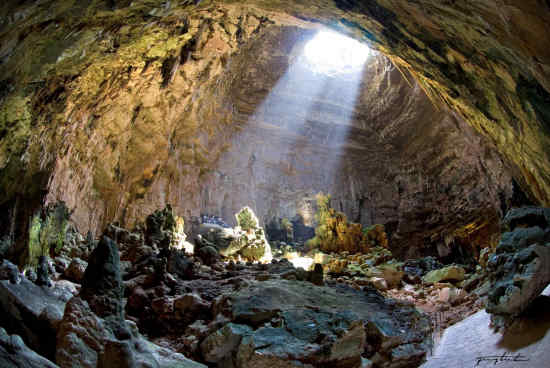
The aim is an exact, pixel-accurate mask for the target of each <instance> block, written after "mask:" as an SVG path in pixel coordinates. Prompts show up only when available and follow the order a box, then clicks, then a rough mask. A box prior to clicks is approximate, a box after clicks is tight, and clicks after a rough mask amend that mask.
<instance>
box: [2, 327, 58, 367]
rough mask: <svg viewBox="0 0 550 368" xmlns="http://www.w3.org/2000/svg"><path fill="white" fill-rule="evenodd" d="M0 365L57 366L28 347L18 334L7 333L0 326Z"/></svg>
mask: <svg viewBox="0 0 550 368" xmlns="http://www.w3.org/2000/svg"><path fill="white" fill-rule="evenodd" d="M0 367H6V368H8V367H9V368H59V367H58V366H57V365H55V364H54V363H52V362H51V361H49V360H48V359H46V358H44V357H42V356H40V355H38V354H37V353H36V352H34V351H33V350H31V349H29V348H28V347H27V346H26V345H25V343H24V342H23V339H21V337H20V336H18V335H11V336H10V335H8V334H7V332H6V330H4V328H2V327H0Z"/></svg>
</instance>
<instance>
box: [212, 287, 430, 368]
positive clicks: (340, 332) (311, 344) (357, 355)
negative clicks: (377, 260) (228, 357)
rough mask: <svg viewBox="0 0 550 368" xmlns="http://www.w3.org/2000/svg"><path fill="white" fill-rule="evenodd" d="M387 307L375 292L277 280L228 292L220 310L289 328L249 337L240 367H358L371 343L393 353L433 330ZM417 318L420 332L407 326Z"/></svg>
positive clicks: (244, 320)
mask: <svg viewBox="0 0 550 368" xmlns="http://www.w3.org/2000/svg"><path fill="white" fill-rule="evenodd" d="M387 303H388V302H387V301H386V300H385V299H384V298H383V297H382V296H381V295H380V294H377V293H376V291H372V290H369V291H367V292H366V293H365V292H358V291H355V290H353V289H351V288H347V287H339V288H337V289H332V288H326V287H318V286H314V285H312V284H310V283H304V282H300V281H292V280H276V279H274V280H267V281H263V282H254V283H251V284H249V285H248V286H246V287H242V288H240V289H239V290H237V291H236V292H233V293H230V294H227V295H226V296H224V298H223V300H222V301H220V302H219V305H218V306H217V308H218V309H222V310H224V309H225V310H227V313H228V314H227V315H229V316H230V318H231V320H233V321H238V323H245V324H247V325H250V326H253V327H256V326H263V325H264V324H265V323H268V322H270V321H274V320H277V319H282V320H283V321H284V323H283V325H284V328H277V327H260V328H259V329H257V330H255V331H254V333H253V334H251V335H249V336H246V337H245V338H243V340H242V342H241V345H240V346H239V348H238V351H237V356H236V365H237V367H241V366H242V367H253V366H254V365H253V364H256V366H260V365H262V364H264V365H265V364H280V365H281V366H284V367H287V366H288V367H294V366H300V365H299V364H312V365H314V366H339V367H355V366H357V365H358V364H359V362H360V360H361V354H362V352H363V351H364V349H365V348H366V346H367V345H370V344H372V345H373V349H378V350H379V351H382V352H385V353H388V354H389V353H390V351H391V349H393V348H395V347H397V346H400V345H401V344H407V343H412V344H417V346H418V347H421V346H423V345H422V344H423V341H424V339H425V338H426V335H425V334H427V331H428V330H429V326H428V323H427V320H424V319H423V317H421V316H419V315H416V314H417V313H418V312H416V311H414V309H413V308H410V307H404V308H401V309H400V311H399V312H397V310H394V308H392V307H390V306H389V304H387ZM396 312H397V313H396ZM411 318H413V319H415V321H417V322H416V323H418V325H416V327H415V328H414V330H411V329H409V327H405V326H406V325H407V323H409V322H410V320H411ZM364 326H368V327H367V328H364ZM403 331H404V332H403ZM365 334H366V335H365ZM415 354H416V353H415ZM384 359H385V360H384V362H386V363H388V361H387V358H384ZM411 359H413V360H415V361H416V359H417V358H413V357H412V356H411Z"/></svg>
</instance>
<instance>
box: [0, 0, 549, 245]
mask: <svg viewBox="0 0 550 368" xmlns="http://www.w3.org/2000/svg"><path fill="white" fill-rule="evenodd" d="M482 3H483V4H485V3H487V4H486V5H487V7H483V8H482V9H481V10H480V9H478V8H477V7H478V6H479V5H473V4H468V5H456V4H455V5H447V4H440V2H433V1H428V0H423V1H420V2H418V3H414V4H412V3H407V4H406V5H403V6H402V4H401V2H399V1H395V0H384V1H374V0H373V1H369V2H367V3H362V2H357V1H345V2H321V3H319V2H311V3H310V2H309V1H302V2H300V3H295V2H290V3H288V2H282V1H274V2H265V1H260V0H257V1H253V2H247V6H242V4H239V3H237V2H234V1H219V2H215V3H208V2H202V3H201V4H200V5H199V6H195V5H189V2H188V1H172V2H170V4H169V5H167V6H165V7H161V6H160V4H159V3H157V2H154V1H137V2H133V3H132V6H128V5H129V4H127V3H126V2H124V3H116V4H115V5H113V4H112V3H109V4H107V2H103V1H97V2H93V3H89V4H88V3H78V4H76V3H74V4H73V3H71V2H70V1H55V2H54V1H45V2H44V3H24V4H22V5H18V4H17V5H16V3H15V2H14V1H8V2H5V5H3V6H2V8H1V10H0V11H1V14H3V15H4V16H3V17H2V24H1V25H0V27H1V28H0V29H1V30H2V33H1V34H0V37H1V40H2V48H1V51H0V57H1V58H2V64H1V65H0V81H1V85H2V86H3V87H2V94H1V101H0V104H1V109H2V110H1V111H2V113H1V115H2V119H1V129H2V136H5V137H7V139H3V140H2V144H1V149H0V170H1V173H2V176H1V177H2V181H1V183H0V185H1V188H2V190H3V193H4V194H2V197H1V198H0V202H1V203H2V206H3V208H4V207H5V208H6V211H5V212H4V213H6V214H8V215H7V216H6V221H5V222H3V224H6V225H5V226H6V228H7V227H9V224H10V223H11V221H10V219H9V218H8V217H9V216H10V215H11V216H15V218H16V222H17V223H21V224H22V226H21V228H25V227H26V225H25V222H26V221H28V217H29V213H32V211H31V210H32V208H30V207H32V206H34V205H35V203H40V200H41V199H42V198H41V196H42V193H44V192H43V191H42V189H44V188H45V187H46V183H48V186H47V190H46V191H45V192H46V193H47V201H48V202H56V201H57V200H60V199H63V200H65V202H66V203H67V205H68V207H69V208H70V209H71V210H74V212H73V217H74V218H75V219H76V223H77V224H78V226H79V229H80V230H81V231H83V232H86V231H87V230H88V229H91V230H92V231H94V232H95V233H97V232H98V231H99V229H101V228H103V227H104V226H105V225H106V224H107V223H108V222H111V221H113V220H119V221H120V222H121V224H125V223H127V224H132V223H134V222H135V221H136V220H137V219H142V218H144V216H145V214H147V213H150V212H152V210H153V209H156V208H161V207H163V206H164V204H166V203H171V204H173V206H174V210H175V212H176V213H178V214H179V215H182V216H185V217H186V218H189V217H191V216H192V215H198V214H199V213H200V211H205V212H209V213H215V214H219V215H222V216H223V217H224V218H225V219H226V220H231V214H233V213H235V212H236V210H238V209H239V208H241V207H242V206H244V205H250V206H251V207H253V209H254V210H255V211H256V213H257V214H258V215H259V217H260V218H261V220H262V222H268V221H269V220H270V219H271V218H278V217H287V218H292V217H293V216H294V215H295V214H296V213H298V214H300V215H302V217H304V220H305V222H306V225H311V223H310V222H311V219H312V214H313V212H314V208H313V195H314V194H315V193H316V192H318V191H320V190H323V191H324V192H329V193H331V194H333V198H334V201H335V203H334V205H335V207H336V208H337V209H338V210H343V211H344V212H345V213H346V214H347V215H348V217H349V218H350V219H351V220H353V221H358V222H361V223H363V224H366V225H370V224H373V223H385V224H391V226H389V227H387V230H388V229H389V230H392V231H391V232H392V233H393V234H394V239H393V243H394V244H395V243H399V242H403V244H405V243H406V244H407V245H409V246H408V247H407V249H410V250H411V252H413V253H414V252H416V248H418V247H421V246H423V245H425V244H426V245H427V246H434V245H436V244H437V243H440V242H443V237H445V239H450V240H452V239H454V238H459V239H460V238H467V237H468V236H469V238H470V240H469V242H472V241H474V243H475V239H476V236H470V235H472V233H478V232H480V233H481V234H480V235H479V237H480V238H481V240H480V241H484V240H486V239H487V238H488V237H489V236H490V234H491V233H494V229H491V228H490V226H489V223H490V222H491V221H492V220H493V219H496V218H497V217H498V214H499V211H500V206H501V203H503V204H504V206H505V204H506V202H507V201H508V199H509V198H510V196H511V195H512V185H511V178H510V171H508V170H507V169H505V168H504V166H505V165H508V163H510V162H512V164H510V165H509V166H510V167H511V170H512V171H511V172H512V173H514V174H516V178H517V180H518V181H519V182H520V183H521V184H522V186H523V187H524V189H525V190H527V189H531V191H532V192H533V194H534V196H535V197H536V198H538V199H539V200H540V201H543V202H544V201H547V200H548V193H549V191H548V183H549V179H548V177H547V175H546V174H545V173H546V172H548V170H547V168H548V165H547V163H548V155H547V153H546V151H545V150H544V147H548V146H549V145H548V144H547V143H548V140H547V134H546V133H544V128H540V129H539V128H536V127H538V126H540V127H544V126H546V123H545V122H544V121H546V120H547V118H546V117H545V116H547V115H546V112H545V111H546V110H545V104H544V101H545V99H546V96H547V92H546V89H545V87H544V86H546V85H547V82H546V78H547V77H546V71H545V66H544V65H546V64H545V63H546V62H547V58H546V57H545V55H546V51H545V50H546V48H541V47H540V45H539V44H537V43H536V41H534V39H535V38H533V39H531V38H529V37H527V36H526V35H528V34H531V31H530V30H529V31H528V32H527V33H525V32H514V31H513V30H518V29H520V30H525V31H527V30H526V28H525V27H526V26H525V25H526V24H530V25H531V24H533V25H535V26H536V27H535V28H536V29H539V28H540V27H541V19H544V17H545V16H544V15H543V14H546V13H547V12H545V11H540V12H537V11H534V9H536V8H535V7H531V6H527V5H515V6H511V5H510V6H508V7H499V8H498V9H497V8H495V7H494V6H492V5H490V3H491V2H482ZM40 4H42V5H40ZM476 4H477V3H476ZM310 5H311V6H310ZM545 6H546V5H540V7H545ZM46 8H47V9H48V10H47V11H46V10H44V9H46ZM420 9H428V10H420ZM502 11H505V15H503V16H501V12H502ZM470 12H473V13H475V14H480V19H479V20H473V18H472V17H471V16H470V15H469V14H470ZM512 15H513V16H512ZM293 16H297V17H296V18H295V17H293ZM493 18H494V19H493ZM304 19H312V20H319V21H320V22H321V23H326V24H335V23H333V21H334V20H338V22H336V24H339V27H340V28H341V30H342V31H344V32H346V31H347V32H349V33H351V34H353V35H355V37H357V38H361V39H363V40H367V41H369V42H370V43H371V44H372V45H373V46H376V47H378V48H379V49H380V50H381V51H383V52H385V53H387V54H388V55H389V56H391V58H392V60H393V61H394V62H395V63H397V64H399V65H401V66H400V68H401V69H402V71H403V73H404V74H403V75H405V76H406V78H407V79H408V80H409V82H410V83H411V86H409V84H407V82H406V80H405V79H404V78H403V77H402V75H401V73H400V72H399V70H397V69H396V68H394V67H393V66H392V65H391V64H389V63H388V61H387V60H384V59H383V58H372V59H371V60H370V61H369V63H368V64H369V65H368V68H366V69H365V71H364V73H363V75H362V76H361V78H360V79H362V82H361V84H360V85H359V90H358V92H357V96H356V102H357V103H356V105H355V107H353V106H351V107H350V94H349V92H342V91H349V88H348V87H349V84H350V83H351V82H350V80H345V78H344V79H339V78H337V77H335V76H322V77H319V76H318V75H317V76H316V75H315V74H313V73H312V71H311V70H310V69H308V66H307V65H302V64H300V63H297V64H295V63H294V61H296V60H297V57H296V56H297V55H299V53H300V50H301V47H302V46H303V45H304V42H305V41H306V40H307V39H308V38H310V37H312V35H313V31H312V30H311V27H313V26H315V23H308V22H307V21H305V20H304ZM501 19H509V20H508V21H504V20H503V21H501ZM340 20H342V22H340ZM537 27H538V28H537ZM508 29H509V30H510V31H509V32H508V31H505V30H508ZM463 30H464V31H463ZM470 30H471V31H470ZM474 30H475V31H474ZM515 35H523V36H521V37H520V38H521V40H522V41H521V42H519V41H518V39H517V36H515ZM447 38H451V39H453V42H452V44H451V43H447V42H446V39H447ZM525 43H527V45H529V46H528V47H527V46H526V47H525V48H524V45H525ZM473 45H478V46H476V48H474V47H473ZM472 55H474V56H472ZM534 57H536V60H538V62H535V61H533V60H535V59H534ZM518 65H519V66H521V68H519V69H517V68H516V67H517V66H518ZM293 68H294V69H293ZM296 68H297V69H296ZM519 70H521V72H520V71H519ZM293 72H296V73H297V74H298V75H300V77H299V78H297V79H296V80H289V78H288V73H293ZM409 73H412V74H413V75H414V77H415V78H416V79H417V80H418V81H419V83H420V84H416V83H415V82H414V81H412V78H411V75H410V74H409ZM285 75H286V76H285ZM311 82H314V83H315V84H316V85H319V84H323V83H325V84H326V86H327V87H326V88H325V91H320V92H319V93H318V94H314V93H313V90H312V88H309V87H308V86H312V85H313V84H312V83H311ZM285 86H286V87H289V88H290V87H292V90H291V91H290V90H289V89H287V88H284V87H285ZM423 90H425V91H428V93H429V94H430V95H431V96H432V99H434V100H437V97H433V95H436V94H438V93H439V94H440V95H441V96H442V100H443V101H445V103H440V107H439V108H435V107H434V106H433V105H432V104H431V102H430V101H429V99H428V98H427V97H426V95H425V93H424V92H423ZM270 91H271V93H270ZM495 91H499V95H497V93H496V92H495ZM309 96H311V97H309ZM268 97H269V98H276V99H277V101H278V103H280V107H278V108H277V109H276V111H275V110H270V109H266V108H265V107H262V106H261V104H262V102H263V101H264V100H265V98H268ZM476 104H477V105H476ZM443 105H449V106H451V107H453V108H455V109H456V110H457V111H458V112H459V113H460V114H463V115H465V116H466V117H467V121H468V122H469V123H470V124H471V125H473V126H474V127H475V128H476V129H477V130H479V131H481V132H482V133H484V134H485V135H487V136H488V137H489V141H490V142H487V141H486V140H484V139H481V138H480V137H479V136H478V135H477V134H475V133H474V130H473V129H472V128H470V127H469V126H468V124H467V123H466V122H465V121H464V120H463V119H462V118H460V117H458V116H457V115H455V114H452V113H450V112H449V111H448V110H447V107H445V106H443ZM299 106H302V107H303V106H309V107H310V108H309V109H306V110H308V111H309V110H310V111H309V112H308V111H301V110H300V111H299V109H297V108H296V107H299ZM396 106H398V107H396ZM342 116H348V117H350V118H351V120H350V122H349V123H347V124H346V123H345V122H344V121H342V120H343V119H342ZM545 119H546V120H545ZM296 121H303V126H301V127H298V126H296V124H295V123H293V122H296ZM529 121H533V122H538V124H539V125H537V123H533V124H529V123H528V122H529ZM158 122H162V124H159V123H158ZM514 124H515V125H514ZM512 125H514V126H512ZM541 131H542V133H541V134H539V133H540V132H541ZM518 142H526V144H519V143H518ZM493 143H495V144H496V146H497V147H498V148H499V149H500V151H502V152H503V153H504V154H505V156H506V158H507V160H505V162H503V161H501V160H500V159H499V158H497V155H496V153H495V151H494V150H493V149H492V148H491V147H492V144H493ZM237 147H238V149H236V148H237ZM526 147H529V148H526ZM535 157H536V160H535V159H534V158H535ZM22 181H23V182H26V183H29V185H19V184H18V183H20V182H22ZM17 198H25V199H26V200H25V201H24V202H23V201H19V200H18V199H17ZM31 199H32V200H31ZM480 219H483V220H480ZM487 228H489V231H487ZM7 230H8V229H3V230H2V231H6V232H7ZM420 230H423V231H420ZM457 230H458V231H457ZM442 232H444V233H445V234H442V236H439V235H434V234H440V233H442ZM487 232H488V234H487ZM413 234H414V236H413ZM16 235H17V234H16ZM16 238H19V237H18V236H16ZM405 239H406V241H405ZM16 243H17V246H18V247H20V246H21V244H20V242H16ZM403 244H402V245H403ZM406 252H407V251H406V250H405V249H403V250H402V253H406Z"/></svg>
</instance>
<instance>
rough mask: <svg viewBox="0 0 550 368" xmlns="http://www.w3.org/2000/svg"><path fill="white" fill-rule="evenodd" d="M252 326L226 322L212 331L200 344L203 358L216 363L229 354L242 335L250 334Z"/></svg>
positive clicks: (239, 341)
mask: <svg viewBox="0 0 550 368" xmlns="http://www.w3.org/2000/svg"><path fill="white" fill-rule="evenodd" d="M251 333H252V328H250V327H249V326H246V325H239V324H235V323H228V324H227V325H225V326H224V327H222V328H220V329H219V330H218V331H216V332H214V333H212V334H211V335H209V336H208V337H206V339H204V340H203V342H202V343H201V345H200V348H201V352H202V356H203V357H204V360H205V361H207V362H209V363H217V362H219V361H221V360H222V359H223V358H225V357H227V356H229V355H231V353H232V352H233V351H235V350H236V348H237V347H238V346H239V344H240V343H241V340H242V338H243V337H244V336H247V335H250V334H251Z"/></svg>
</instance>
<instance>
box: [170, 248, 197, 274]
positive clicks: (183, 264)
mask: <svg viewBox="0 0 550 368" xmlns="http://www.w3.org/2000/svg"><path fill="white" fill-rule="evenodd" d="M167 270H168V272H170V273H171V274H173V275H177V276H179V277H180V278H182V279H184V280H189V279H191V278H193V277H194V274H195V269H194V264H193V261H192V260H191V258H189V257H188V256H187V255H186V254H185V252H184V251H182V250H177V249H171V250H170V251H169V252H168V263H167Z"/></svg>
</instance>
